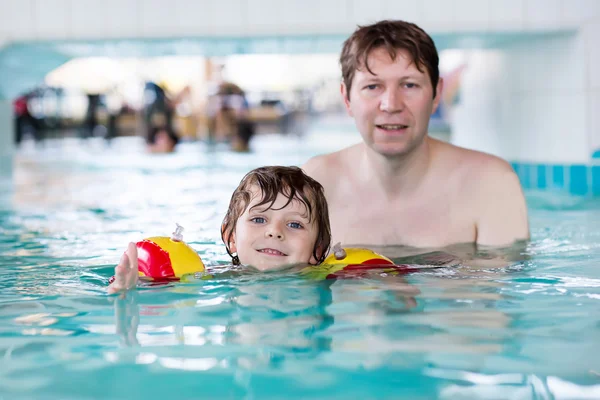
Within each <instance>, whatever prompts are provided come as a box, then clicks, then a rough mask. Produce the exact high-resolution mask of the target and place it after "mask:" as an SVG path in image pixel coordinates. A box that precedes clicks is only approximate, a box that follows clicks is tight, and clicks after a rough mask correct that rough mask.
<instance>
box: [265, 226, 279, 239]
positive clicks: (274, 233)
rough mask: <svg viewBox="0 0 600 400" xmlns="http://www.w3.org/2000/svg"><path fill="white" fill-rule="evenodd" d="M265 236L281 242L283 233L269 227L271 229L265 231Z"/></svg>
mask: <svg viewBox="0 0 600 400" xmlns="http://www.w3.org/2000/svg"><path fill="white" fill-rule="evenodd" d="M265 235H266V236H267V237H269V238H274V239H279V240H283V233H282V232H281V230H280V229H278V228H275V227H271V228H269V229H267V230H266V232H265Z"/></svg>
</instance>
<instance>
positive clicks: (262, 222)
mask: <svg viewBox="0 0 600 400" xmlns="http://www.w3.org/2000/svg"><path fill="white" fill-rule="evenodd" d="M250 221H252V222H255V223H257V224H264V223H265V219H264V218H263V217H254V218H252V219H250Z"/></svg>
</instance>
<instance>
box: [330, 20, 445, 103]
mask: <svg viewBox="0 0 600 400" xmlns="http://www.w3.org/2000/svg"><path fill="white" fill-rule="evenodd" d="M379 48H383V49H385V50H386V51H387V53H388V54H389V56H390V57H391V58H392V60H393V59H395V58H396V55H397V51H398V50H405V51H406V52H408V54H409V55H410V57H411V58H412V62H414V63H415V66H416V67H417V69H418V70H419V71H421V72H426V73H427V74H428V75H429V79H430V80H431V85H432V87H433V95H434V96H435V94H436V87H437V83H438V79H439V77H440V72H439V67H438V64H439V57H438V53H437V50H436V48H435V44H434V43H433V40H432V39H431V37H430V36H429V35H428V34H427V33H426V32H425V31H424V30H423V29H421V28H419V27H418V26H417V25H415V24H412V23H410V22H405V21H388V20H385V21H380V22H377V23H375V24H373V25H368V26H359V27H358V29H356V31H354V33H353V34H352V36H350V37H349V38H348V39H347V40H346V41H345V42H344V47H343V49H342V53H341V55H340V65H341V67H342V78H343V80H344V85H345V86H346V93H347V96H348V100H350V89H351V87H352V80H353V78H354V74H355V72H356V71H357V70H363V69H366V70H367V71H369V72H371V73H372V71H371V70H370V68H369V62H368V59H369V55H370V54H371V52H372V51H373V50H375V49H379ZM423 69H424V70H423Z"/></svg>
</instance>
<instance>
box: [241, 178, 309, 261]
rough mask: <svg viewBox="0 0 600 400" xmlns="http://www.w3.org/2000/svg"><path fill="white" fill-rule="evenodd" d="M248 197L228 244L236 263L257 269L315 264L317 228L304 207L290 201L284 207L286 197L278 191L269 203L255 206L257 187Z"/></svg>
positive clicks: (259, 196) (259, 198)
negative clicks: (236, 260)
mask: <svg viewBox="0 0 600 400" xmlns="http://www.w3.org/2000/svg"><path fill="white" fill-rule="evenodd" d="M251 192H252V200H251V201H250V204H249V205H248V207H246V210H245V211H244V213H243V214H242V215H241V216H240V218H238V220H237V222H236V225H235V232H234V234H233V242H232V243H231V245H230V249H231V251H232V252H234V253H235V252H237V255H238V257H239V259H240V262H241V263H242V264H245V265H251V266H253V267H255V268H256V269H258V270H260V271H269V270H275V269H279V268H280V267H282V266H285V265H291V264H307V263H309V262H310V263H315V262H316V261H315V259H314V257H313V249H314V246H315V243H316V241H317V233H318V232H317V227H316V224H315V223H314V221H313V222H309V220H308V210H307V209H306V206H305V205H304V204H303V203H301V202H300V201H298V200H293V201H292V202H291V203H290V204H288V205H287V206H286V207H285V208H282V209H280V208H281V207H283V205H284V204H285V203H287V201H288V199H287V197H286V196H284V195H282V194H281V193H280V194H278V195H277V199H276V201H275V203H274V204H273V206H272V207H271V208H269V209H268V210H265V207H268V204H265V205H262V206H259V207H255V208H254V205H256V204H258V203H260V201H261V200H262V196H261V194H262V193H260V192H259V190H258V188H252V190H251Z"/></svg>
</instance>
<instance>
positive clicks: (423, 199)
mask: <svg viewBox="0 0 600 400" xmlns="http://www.w3.org/2000/svg"><path fill="white" fill-rule="evenodd" d="M438 62H439V59H438V54H437V50H436V48H435V45H434V43H433V40H432V39H431V37H429V35H427V33H425V32H424V31H423V30H422V29H421V28H419V27H418V26H416V25H414V24H411V23H407V22H403V21H381V22H378V23H376V24H374V25H370V26H364V27H359V28H358V29H357V30H356V31H355V32H354V33H353V34H352V36H351V37H350V38H348V39H347V40H346V42H345V43H344V47H343V50H342V54H341V57H340V63H341V66H342V77H343V83H342V84H341V92H342V96H343V98H344V103H345V105H346V109H347V111H348V113H349V115H350V116H352V117H353V118H354V120H355V123H356V127H357V128H358V130H359V132H360V134H361V136H362V138H363V142H362V143H360V144H357V145H354V146H351V147H348V148H345V149H343V150H341V151H338V152H336V153H332V154H326V155H322V156H318V157H315V158H313V159H311V160H309V161H308V162H307V163H306V164H305V165H304V167H303V168H304V169H305V170H306V172H307V173H308V174H309V175H311V176H312V177H313V178H315V179H316V180H318V181H319V182H320V183H321V184H322V185H323V186H324V188H325V194H326V196H327V200H328V202H329V209H330V217H331V228H332V235H333V239H334V241H333V243H335V242H337V241H341V242H342V243H343V244H344V245H352V244H361V245H373V246H387V245H407V246H413V247H421V248H422V247H438V248H439V247H444V246H448V245H450V244H455V243H476V244H478V245H492V246H501V245H509V244H511V243H513V242H514V241H516V240H520V239H527V238H528V237H529V228H528V222H527V209H526V205H525V200H524V197H523V194H522V191H521V187H520V184H519V180H518V178H517V176H516V175H515V173H514V172H513V170H512V168H511V167H510V165H509V164H508V163H507V162H505V161H503V160H501V159H499V158H497V157H494V156H491V155H488V154H484V153H480V152H477V151H472V150H467V149H464V148H460V147H456V146H453V145H451V144H448V143H445V142H442V141H438V140H435V139H433V138H431V137H428V135H427V130H428V124H429V118H430V116H431V114H432V113H433V112H435V110H436V108H437V107H438V104H439V101H440V97H441V93H442V88H443V81H442V79H441V78H439V69H438Z"/></svg>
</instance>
